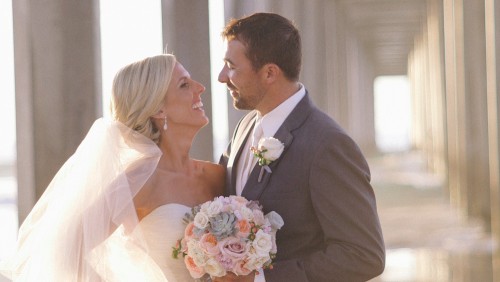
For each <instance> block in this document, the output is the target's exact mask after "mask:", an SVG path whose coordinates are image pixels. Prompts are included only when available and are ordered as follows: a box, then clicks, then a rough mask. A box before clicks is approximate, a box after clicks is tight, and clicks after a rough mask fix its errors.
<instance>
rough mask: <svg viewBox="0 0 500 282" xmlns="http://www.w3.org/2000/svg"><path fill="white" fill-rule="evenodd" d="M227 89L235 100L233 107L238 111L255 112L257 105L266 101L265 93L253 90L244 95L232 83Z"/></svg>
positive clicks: (245, 92)
mask: <svg viewBox="0 0 500 282" xmlns="http://www.w3.org/2000/svg"><path fill="white" fill-rule="evenodd" d="M227 87H228V89H229V91H230V92H231V97H232V98H233V106H234V107H235V108H236V109H238V110H255V109H256V107H257V105H258V104H259V103H260V102H261V101H262V100H263V99H264V93H265V92H264V91H256V89H251V90H249V91H244V92H243V94H242V93H241V92H240V91H239V90H236V87H234V85H232V84H230V83H228V84H227ZM259 90H260V87H259Z"/></svg>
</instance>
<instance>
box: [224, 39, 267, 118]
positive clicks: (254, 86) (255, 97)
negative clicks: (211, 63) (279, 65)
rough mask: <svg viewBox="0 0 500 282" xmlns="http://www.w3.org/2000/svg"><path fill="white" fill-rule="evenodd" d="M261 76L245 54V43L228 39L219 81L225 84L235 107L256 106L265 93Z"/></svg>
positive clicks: (250, 107)
mask: <svg viewBox="0 0 500 282" xmlns="http://www.w3.org/2000/svg"><path fill="white" fill-rule="evenodd" d="M261 78H262V74H260V72H259V71H255V70H254V69H253V67H252V63H251V61H250V60H249V59H248V58H247V56H246V54H245V45H244V44H243V43H241V42H240V41H239V40H236V39H233V40H231V41H229V42H228V43H227V50H226V55H225V57H224V67H223V68H222V70H221V71H220V73H219V81H220V82H221V83H225V84H226V85H227V88H228V89H229V92H230V94H231V97H233V104H234V107H235V108H237V109H240V110H253V109H256V108H258V105H259V103H260V102H262V100H263V97H264V94H265V90H264V88H263V84H262V81H261Z"/></svg>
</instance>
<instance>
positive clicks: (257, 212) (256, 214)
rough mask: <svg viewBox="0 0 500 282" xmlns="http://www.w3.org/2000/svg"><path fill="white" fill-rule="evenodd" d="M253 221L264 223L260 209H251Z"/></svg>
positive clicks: (258, 223)
mask: <svg viewBox="0 0 500 282" xmlns="http://www.w3.org/2000/svg"><path fill="white" fill-rule="evenodd" d="M252 213H253V222H255V224H257V225H264V224H265V223H266V221H265V219H264V213H263V212H262V211H261V210H253V211H252Z"/></svg>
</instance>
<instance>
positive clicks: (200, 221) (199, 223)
mask: <svg viewBox="0 0 500 282" xmlns="http://www.w3.org/2000/svg"><path fill="white" fill-rule="evenodd" d="M208 222H209V218H208V215H207V214H206V213H204V212H202V211H200V212H198V213H197V214H196V215H195V216H194V221H193V223H194V226H196V227H197V228H199V229H205V227H207V225H208Z"/></svg>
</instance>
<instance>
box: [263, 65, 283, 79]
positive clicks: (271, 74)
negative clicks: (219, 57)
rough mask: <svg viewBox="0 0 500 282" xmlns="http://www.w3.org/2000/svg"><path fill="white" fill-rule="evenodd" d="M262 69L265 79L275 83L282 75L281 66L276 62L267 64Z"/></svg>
mask: <svg viewBox="0 0 500 282" xmlns="http://www.w3.org/2000/svg"><path fill="white" fill-rule="evenodd" d="M261 71H262V72H261V73H262V76H263V79H264V80H265V81H267V82H268V83H273V82H274V81H276V80H277V79H278V77H279V76H280V75H282V71H281V69H280V67H278V66H277V65H276V64H265V65H264V66H262V69H261Z"/></svg>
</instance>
